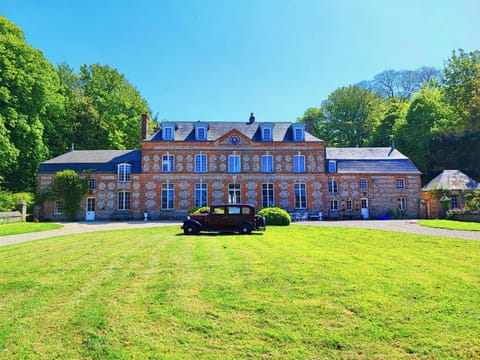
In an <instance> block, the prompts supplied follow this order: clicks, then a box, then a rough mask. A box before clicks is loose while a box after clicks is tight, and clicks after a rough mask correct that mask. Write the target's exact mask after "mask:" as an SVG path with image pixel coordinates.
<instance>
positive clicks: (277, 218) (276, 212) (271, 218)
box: [258, 207, 292, 225]
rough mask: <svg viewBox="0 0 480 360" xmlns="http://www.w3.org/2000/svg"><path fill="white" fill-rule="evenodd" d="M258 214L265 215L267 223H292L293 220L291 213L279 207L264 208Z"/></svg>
mask: <svg viewBox="0 0 480 360" xmlns="http://www.w3.org/2000/svg"><path fill="white" fill-rule="evenodd" d="M258 215H260V216H264V217H265V221H266V222H267V225H290V222H291V221H292V219H291V218H290V215H289V214H288V213H287V212H286V211H285V210H283V209H281V208H278V207H269V208H263V209H262V210H260V211H259V212H258Z"/></svg>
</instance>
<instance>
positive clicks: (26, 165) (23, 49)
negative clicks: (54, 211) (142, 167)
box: [0, 16, 149, 192]
mask: <svg viewBox="0 0 480 360" xmlns="http://www.w3.org/2000/svg"><path fill="white" fill-rule="evenodd" d="M148 108H149V106H148V103H147V101H146V100H145V99H143V98H142V96H141V95H140V93H139V91H138V90H137V89H136V88H135V87H134V86H132V85H131V84H130V83H129V82H128V81H127V80H126V79H125V77H124V76H123V75H122V74H120V73H119V72H118V71H117V70H116V69H113V68H111V67H110V66H108V65H99V64H92V65H83V66H82V67H81V68H80V71H79V72H75V71H74V70H73V69H72V68H71V67H70V66H69V65H68V64H60V65H58V66H54V65H52V64H51V63H50V62H49V61H48V60H47V59H46V58H45V57H44V55H43V54H42V52H41V51H39V50H37V49H34V48H33V47H32V46H30V45H29V44H27V43H26V42H25V37H24V34H23V32H22V31H21V30H20V28H19V27H18V26H16V25H15V24H13V23H12V22H10V21H8V20H7V19H6V18H5V17H2V16H0V189H5V190H8V191H11V192H20V191H34V189H35V185H36V173H37V169H38V166H39V165H40V163H41V162H42V161H45V160H46V159H48V158H51V157H55V156H58V155H60V154H63V153H65V152H67V151H68V150H69V148H70V147H71V144H75V148H76V149H135V148H138V147H139V140H140V137H141V123H140V121H139V119H140V116H141V114H142V113H143V112H144V111H146V110H148Z"/></svg>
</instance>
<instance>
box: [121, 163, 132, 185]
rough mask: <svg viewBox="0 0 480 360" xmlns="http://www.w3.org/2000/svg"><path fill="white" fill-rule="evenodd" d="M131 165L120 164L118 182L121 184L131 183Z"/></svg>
mask: <svg viewBox="0 0 480 360" xmlns="http://www.w3.org/2000/svg"><path fill="white" fill-rule="evenodd" d="M131 168H132V167H131V166H130V164H119V165H118V181H119V182H128V181H130V173H131Z"/></svg>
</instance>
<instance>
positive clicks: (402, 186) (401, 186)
mask: <svg viewBox="0 0 480 360" xmlns="http://www.w3.org/2000/svg"><path fill="white" fill-rule="evenodd" d="M397 189H405V180H404V179H397Z"/></svg>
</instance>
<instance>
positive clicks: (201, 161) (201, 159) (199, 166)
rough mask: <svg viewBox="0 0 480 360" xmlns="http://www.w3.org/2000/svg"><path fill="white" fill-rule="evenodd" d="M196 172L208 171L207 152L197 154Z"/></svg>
mask: <svg viewBox="0 0 480 360" xmlns="http://www.w3.org/2000/svg"><path fill="white" fill-rule="evenodd" d="M199 129H201V128H199ZM195 172H197V173H205V172H207V155H205V154H197V155H195Z"/></svg>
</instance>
